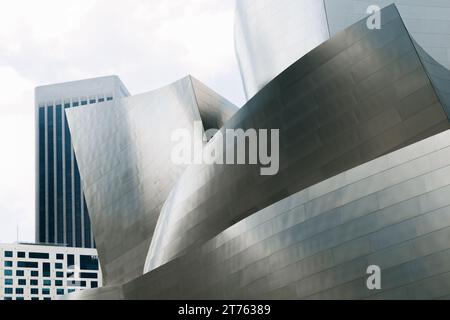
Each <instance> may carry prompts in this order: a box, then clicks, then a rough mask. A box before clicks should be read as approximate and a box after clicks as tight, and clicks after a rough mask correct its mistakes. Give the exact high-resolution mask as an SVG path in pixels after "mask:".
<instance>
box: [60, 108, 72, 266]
mask: <svg viewBox="0 0 450 320" xmlns="http://www.w3.org/2000/svg"><path fill="white" fill-rule="evenodd" d="M64 128H65V140H66V141H65V142H64V144H65V146H66V148H65V151H64V153H65V158H66V170H65V174H66V192H65V194H66V243H67V245H68V246H70V247H73V231H72V139H71V137H70V130H69V125H68V122H67V115H66V116H65V118H64ZM59 256H62V259H64V255H62V254H59ZM62 259H61V260H62Z"/></svg>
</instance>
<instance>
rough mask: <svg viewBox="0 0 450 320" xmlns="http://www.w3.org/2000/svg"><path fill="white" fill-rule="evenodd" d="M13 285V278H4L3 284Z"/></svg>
mask: <svg viewBox="0 0 450 320" xmlns="http://www.w3.org/2000/svg"><path fill="white" fill-rule="evenodd" d="M12 285H13V279H5V286H12Z"/></svg>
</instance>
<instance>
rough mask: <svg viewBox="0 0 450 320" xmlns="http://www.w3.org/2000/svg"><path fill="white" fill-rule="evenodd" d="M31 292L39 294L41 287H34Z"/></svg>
mask: <svg viewBox="0 0 450 320" xmlns="http://www.w3.org/2000/svg"><path fill="white" fill-rule="evenodd" d="M31 294H39V289H37V288H32V289H31Z"/></svg>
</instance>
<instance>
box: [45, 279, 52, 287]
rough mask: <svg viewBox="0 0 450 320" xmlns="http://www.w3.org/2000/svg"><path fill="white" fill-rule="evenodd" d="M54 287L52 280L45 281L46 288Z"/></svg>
mask: <svg viewBox="0 0 450 320" xmlns="http://www.w3.org/2000/svg"><path fill="white" fill-rule="evenodd" d="M51 285H52V280H44V286H46V287H50V286H51Z"/></svg>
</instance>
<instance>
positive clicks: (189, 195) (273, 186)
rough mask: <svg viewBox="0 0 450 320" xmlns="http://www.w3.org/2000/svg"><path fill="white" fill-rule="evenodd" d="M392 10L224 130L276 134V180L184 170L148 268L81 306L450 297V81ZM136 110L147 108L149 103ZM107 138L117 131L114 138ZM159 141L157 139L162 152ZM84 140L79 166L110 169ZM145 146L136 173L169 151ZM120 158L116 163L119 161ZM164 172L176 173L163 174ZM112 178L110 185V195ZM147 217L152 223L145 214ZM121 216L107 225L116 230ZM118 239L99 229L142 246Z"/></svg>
mask: <svg viewBox="0 0 450 320" xmlns="http://www.w3.org/2000/svg"><path fill="white" fill-rule="evenodd" d="M382 15H383V20H382V24H383V25H382V28H381V29H380V30H369V29H368V28H367V26H366V21H365V20H362V21H360V22H358V23H356V24H354V25H352V26H351V27H350V28H348V29H346V30H345V31H343V32H340V33H338V34H337V35H336V36H334V37H333V38H332V39H330V40H328V41H327V42H325V43H324V44H322V45H320V46H319V47H317V48H315V49H314V50H312V51H310V52H309V53H308V54H307V55H305V56H304V57H303V58H301V59H300V60H298V61H297V62H295V63H294V64H293V65H291V66H290V67H289V68H288V69H287V70H286V71H284V72H283V73H282V74H280V75H279V76H278V77H277V78H275V79H274V80H273V81H271V82H270V83H269V84H268V85H267V86H266V87H265V88H264V89H263V90H261V91H260V92H259V93H258V94H257V95H255V96H254V97H253V98H252V99H251V100H250V101H249V102H248V103H247V104H246V105H245V106H244V107H243V108H242V109H240V110H239V111H238V112H237V113H236V114H235V115H234V116H232V117H231V118H230V119H229V120H228V121H225V122H224V126H223V128H222V129H221V130H222V132H223V131H224V130H226V129H244V130H246V129H279V130H280V169H279V173H278V174H277V175H275V176H261V175H260V167H259V166H257V165H245V166H244V165H219V164H215V165H195V166H189V167H187V168H186V169H185V168H183V170H180V171H176V172H177V176H176V179H175V175H174V176H173V177H174V180H171V182H173V184H172V186H171V188H170V189H171V190H167V189H165V190H167V193H166V194H165V195H164V197H163V196H162V195H161V197H160V198H158V201H159V200H161V201H162V202H160V205H162V203H163V202H164V205H163V207H162V210H161V212H160V213H159V212H156V211H154V214H153V215H152V218H153V217H158V222H157V225H156V228H155V229H154V232H153V228H154V224H152V225H151V227H152V228H149V229H151V230H152V235H153V237H152V239H151V245H150V249H149V251H148V255H147V260H146V262H145V269H144V273H145V274H144V275H142V276H140V277H139V278H137V279H134V280H131V281H124V282H122V283H119V282H117V283H113V284H118V285H117V286H114V285H112V286H111V285H110V286H109V287H106V288H100V289H98V290H95V291H91V292H83V293H82V294H81V295H78V296H73V298H81V299H83V298H87V299H92V298H96V299H101V298H107V299H377V298H386V299H395V298H401V299H405V298H411V299H419V298H429V299H430V298H448V297H449V296H450V241H449V240H450V198H449V197H448V194H449V192H450V123H449V120H448V114H447V112H448V110H449V105H448V89H447V81H448V80H449V79H450V72H449V71H448V70H446V69H445V68H443V67H442V66H439V65H438V64H437V63H436V61H434V60H433V59H432V58H431V57H430V56H429V55H428V54H427V53H426V52H425V51H424V50H422V49H421V47H420V46H419V45H417V44H416V43H415V42H414V41H413V40H412V39H411V37H410V35H409V33H408V31H407V30H406V28H405V25H404V23H403V21H402V19H401V17H400V15H399V13H398V11H397V9H396V8H395V6H390V7H387V8H385V9H383V11H382ZM175 92H180V90H175ZM182 92H187V91H183V90H182ZM163 96H164V97H166V96H167V95H163ZM180 100H181V101H189V99H184V98H183V99H180ZM158 101H159V102H160V103H164V108H163V110H164V112H163V111H161V110H160V109H158V110H159V111H155V112H161V116H165V115H167V114H164V113H165V112H166V110H167V107H166V103H167V101H165V100H161V98H160V99H159V100H158ZM169 109H170V106H169ZM199 109H201V108H200V107H199ZM132 110H133V109H132ZM136 110H139V109H136ZM177 110H179V109H177ZM84 112H85V111H83V110H82V109H80V110H79V113H80V114H83V113H84ZM137 114H139V115H141V116H142V115H146V114H145V113H144V111H143V110H140V111H139V113H136V115H137ZM85 116H86V117H88V114H87V113H86V114H85ZM110 118H111V117H110ZM140 118H142V117H140ZM192 118H194V119H195V118H196V117H187V118H186V120H187V121H189V119H191V120H192ZM197 118H198V117H197ZM156 119H158V121H160V122H163V123H164V124H166V123H167V124H169V123H170V121H167V120H164V118H160V117H156ZM84 120H85V119H83V118H82V117H81V116H80V118H78V119H75V117H74V120H72V121H75V123H76V126H74V127H71V129H72V130H73V131H74V133H78V134H79V135H80V137H79V139H80V140H79V141H80V144H81V141H83V140H86V137H88V136H89V137H90V138H92V139H94V140H95V139H100V141H101V139H102V135H101V134H100V136H99V137H97V136H95V135H93V134H92V132H93V131H92V130H93V129H92V127H93V126H95V125H97V124H94V123H93V122H91V123H89V122H86V121H84ZM108 121H111V120H110V119H108ZM174 125H175V124H174ZM180 125H182V124H180V123H177V124H176V126H177V128H179V127H180ZM186 125H188V124H187V123H186ZM129 128H137V129H138V130H136V129H133V130H131V131H130V130H127V132H128V133H127V134H129V132H132V133H133V139H135V138H136V137H137V136H138V135H141V134H142V135H144V136H147V137H148V136H149V135H150V134H151V133H149V132H152V130H153V128H152V126H148V125H147V126H144V125H142V126H140V125H133V126H129ZM149 128H150V129H149ZM157 128H158V130H156V131H153V132H158V133H159V132H160V131H159V129H160V128H161V124H160V126H159V127H157ZM170 128H173V127H172V123H170V127H169V128H168V129H170ZM102 130H110V131H109V133H110V134H111V130H112V129H102ZM100 133H101V132H100ZM74 136H76V134H74ZM106 136H108V135H106ZM83 137H84V139H83ZM133 139H127V141H133ZM138 139H141V138H140V137H139V138H138ZM157 139H161V136H158V137H157ZM162 139H163V142H159V141H158V142H155V143H162V144H164V138H162ZM97 141H99V140H97ZM218 141H219V140H217V139H214V138H213V139H212V140H211V141H210V142H209V143H208V144H209V146H214V144H216V143H219V142H218ZM89 143H90V144H91V147H89V148H86V147H85V146H80V150H81V153H82V157H84V159H85V160H84V162H83V165H80V167H81V169H82V171H83V170H85V171H83V172H84V173H85V174H86V175H87V176H89V174H90V172H93V171H89V170H88V168H89V166H91V167H92V168H93V169H95V170H100V171H102V170H103V171H102V172H105V171H104V170H105V168H104V166H105V165H107V163H101V162H97V165H98V167H95V168H94V166H92V164H91V162H89V160H90V158H89V155H90V152H97V151H96V150H94V146H95V145H97V144H98V143H95V142H89ZM83 144H84V142H83ZM132 145H133V144H132ZM158 146H159V145H158ZM158 146H157V147H158ZM105 147H106V146H105ZM75 148H76V150H77V146H76V147H75ZM84 148H86V149H84ZM135 148H136V149H134V150H136V155H137V156H136V158H131V159H130V158H126V160H127V161H128V160H131V162H132V163H130V165H133V166H134V162H137V163H138V164H139V163H140V162H141V161H143V160H142V159H139V158H140V157H142V158H143V159H144V160H146V162H147V163H148V164H149V168H153V167H152V166H153V164H152V162H151V159H152V157H157V156H158V157H159V155H155V154H150V153H149V155H148V156H145V155H146V153H145V152H147V150H152V151H153V150H155V148H151V149H148V146H146V145H136V146H135ZM141 148H142V149H141ZM161 148H162V149H164V148H167V146H165V147H164V146H162V145H161ZM162 149H161V150H162ZM77 151H78V150H77ZM99 152H100V154H101V153H102V152H103V150H100V151H99ZM162 152H163V153H164V152H165V151H164V150H163V151H162ZM110 155H111V156H110V159H107V161H109V162H111V161H114V159H113V158H114V157H115V155H114V154H110ZM112 155H114V157H113V156H112ZM77 156H78V154H77ZM96 161H97V160H96ZM166 167H167V165H166ZM156 168H157V169H160V168H159V167H156ZM184 169H185V170H184ZM181 171H183V172H181ZM157 172H158V173H157V174H158V177H160V178H161V179H163V178H162V177H164V179H167V177H166V175H161V174H164V173H165V172H164V171H160V170H157ZM137 174H139V172H137ZM114 175H117V173H114ZM105 177H108V175H105ZM118 181H120V180H118ZM158 181H160V180H158ZM113 182H114V181H113ZM113 182H109V184H108V185H109V186H110V187H112V186H114V188H112V190H114V189H115V188H116V187H115V184H114V183H113ZM119 186H120V184H119ZM94 188H95V187H93V189H89V187H88V188H86V190H88V194H89V191H91V192H92V193H91V196H92V201H93V202H92V203H88V205H94V204H95V205H97V203H98V202H100V203H101V201H102V199H101V197H111V196H110V195H108V194H106V192H105V193H99V192H98V189H94ZM100 191H101V190H100ZM110 191H111V190H110ZM114 192H116V191H115V190H114ZM98 195H99V196H98ZM97 197H98V198H97ZM128 198H129V196H128V195H127V194H126V193H125V194H124V199H128ZM162 198H164V200H163V199H162ZM147 207H148V206H147V205H145V204H144V205H142V206H141V207H139V208H147ZM127 208H128V211H122V212H126V215H125V214H124V213H122V215H124V216H126V217H128V216H130V215H131V216H132V215H135V214H136V213H135V211H133V210H134V209H135V207H132V206H128V207H127ZM90 211H91V213H95V212H99V218H98V220H95V219H93V223H94V226H95V225H96V224H100V225H101V224H102V223H104V221H103V220H106V217H107V214H108V212H107V211H96V210H92V209H91V208H90ZM137 212H139V211H137ZM139 214H140V212H139ZM140 217H141V220H140V221H145V214H142V215H140ZM126 219H128V218H121V217H118V216H111V220H110V221H108V222H109V223H110V224H113V223H118V224H121V223H126V221H127V220H126ZM115 221H117V222H115ZM97 228H103V226H101V227H98V226H97ZM99 230H101V229H99ZM121 232H122V233H121V234H119V235H117V234H107V235H106V234H105V235H104V236H103V235H102V236H103V238H102V241H106V240H107V239H108V237H116V238H119V237H120V240H121V241H123V240H124V239H125V240H126V239H127V238H134V237H135V234H134V233H133V232H135V230H134V229H131V228H129V229H124V230H121ZM99 234H102V233H101V232H100V233H99ZM143 235H144V234H142V236H143ZM146 245H147V246H148V245H149V242H146ZM124 252H125V251H122V254H124ZM99 253H101V252H99ZM136 253H137V252H136ZM140 253H142V251H140ZM144 256H145V253H144ZM103 257H105V256H103ZM106 258H107V256H106ZM100 259H102V254H100ZM133 259H138V264H136V265H138V266H140V267H143V265H144V263H143V260H142V259H143V257H142V256H140V257H138V258H132V259H130V260H129V261H128V263H134V260H133ZM107 261H108V260H107ZM124 262H125V261H124V260H122V261H121V264H120V266H121V267H122V268H123V266H124ZM114 263H115V261H114ZM102 264H104V262H103V261H102ZM370 265H377V266H379V267H381V270H382V283H383V285H382V290H378V291H370V290H368V288H367V287H366V280H367V277H368V276H367V273H366V271H367V268H368V267H369V266H370ZM118 266H119V264H118ZM120 271H121V270H118V271H117V272H118V273H117V275H118V276H119V275H120ZM136 273H137V271H136V272H135V274H136ZM141 273H142V270H141ZM121 280H123V278H121Z"/></svg>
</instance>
